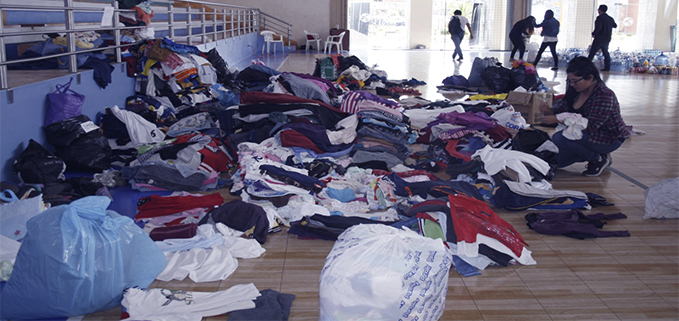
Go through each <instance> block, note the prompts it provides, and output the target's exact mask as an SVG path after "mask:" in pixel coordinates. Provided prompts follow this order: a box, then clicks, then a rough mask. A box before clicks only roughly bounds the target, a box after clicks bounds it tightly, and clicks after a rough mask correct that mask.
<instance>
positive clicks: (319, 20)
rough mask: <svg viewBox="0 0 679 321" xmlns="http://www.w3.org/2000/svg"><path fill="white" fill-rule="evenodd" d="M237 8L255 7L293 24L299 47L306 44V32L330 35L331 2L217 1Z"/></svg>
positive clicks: (324, 35) (294, 37) (279, 0)
mask: <svg viewBox="0 0 679 321" xmlns="http://www.w3.org/2000/svg"><path fill="white" fill-rule="evenodd" d="M216 2H219V3H228V4H232V5H237V6H244V7H255V8H259V9H260V10H261V11H263V12H265V13H267V14H269V15H272V16H274V17H276V18H278V19H281V20H283V21H285V22H287V23H290V24H292V31H291V32H292V35H291V38H292V39H293V40H295V41H297V44H298V46H299V45H303V44H305V43H306V41H305V37H304V30H307V31H309V32H316V33H318V34H320V36H321V39H323V43H321V45H323V44H324V43H325V39H326V38H327V37H328V35H329V33H330V28H333V27H334V24H333V25H331V22H330V20H331V12H330V8H331V7H332V6H331V2H332V1H331V0H294V1H293V0H217V1H216Z"/></svg>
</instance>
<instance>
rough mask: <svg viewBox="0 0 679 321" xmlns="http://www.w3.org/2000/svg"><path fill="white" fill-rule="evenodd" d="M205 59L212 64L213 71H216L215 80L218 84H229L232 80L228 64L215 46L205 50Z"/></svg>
mask: <svg viewBox="0 0 679 321" xmlns="http://www.w3.org/2000/svg"><path fill="white" fill-rule="evenodd" d="M207 61H209V62H210V63H211V64H212V67H215V71H216V72H217V81H218V82H219V83H220V84H222V85H224V84H229V83H230V82H231V81H232V79H231V77H230V72H229V65H228V64H227V63H226V61H225V60H224V58H222V56H221V55H220V54H219V51H217V48H212V49H210V51H208V52H207Z"/></svg>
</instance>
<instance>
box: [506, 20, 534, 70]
mask: <svg viewBox="0 0 679 321" xmlns="http://www.w3.org/2000/svg"><path fill="white" fill-rule="evenodd" d="M533 24H535V17H533V16H528V17H526V18H525V19H521V20H519V21H517V22H516V23H515V24H514V26H513V27H512V29H511V30H510V31H509V40H511V41H512V45H513V47H514V48H512V53H511V55H510V59H511V60H512V61H513V60H514V54H515V53H516V50H519V59H520V60H523V54H524V52H526V43H525V42H524V37H525V38H530V36H531V35H533V31H535V27H534V26H533Z"/></svg>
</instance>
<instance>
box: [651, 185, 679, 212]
mask: <svg viewBox="0 0 679 321" xmlns="http://www.w3.org/2000/svg"><path fill="white" fill-rule="evenodd" d="M677 195H679V177H677V178H668V179H663V180H662V181H660V182H658V183H656V184H655V185H653V186H651V187H650V188H649V189H647V190H646V191H645V192H644V196H645V197H646V213H645V214H644V217H643V218H645V219H646V218H657V219H670V218H674V219H677V218H679V200H677Z"/></svg>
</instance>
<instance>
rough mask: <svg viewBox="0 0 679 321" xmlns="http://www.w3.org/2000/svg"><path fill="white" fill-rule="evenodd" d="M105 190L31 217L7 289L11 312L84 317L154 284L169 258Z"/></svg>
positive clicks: (4, 311) (5, 303) (4, 308)
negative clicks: (128, 290) (117, 209)
mask: <svg viewBox="0 0 679 321" xmlns="http://www.w3.org/2000/svg"><path fill="white" fill-rule="evenodd" d="M109 203H110V199H109V198H108V197H104V196H90V197H85V198H81V199H79V200H76V201H74V202H72V203H71V204H69V205H62V206H56V207H53V208H51V209H48V210H46V211H44V212H42V213H41V214H39V215H37V216H35V217H33V218H32V219H30V220H29V221H28V223H27V226H28V233H27V234H26V236H25V237H24V240H23V243H22V245H21V248H20V249H19V253H18V255H17V258H16V263H15V265H14V271H13V272H12V276H11V277H10V279H9V281H8V282H7V285H6V286H5V288H4V289H3V292H2V302H1V306H0V312H1V315H0V316H1V317H2V318H7V319H46V318H57V317H69V316H78V315H84V314H88V313H93V312H96V311H101V310H107V309H111V308H113V307H116V306H118V305H120V302H121V300H122V298H123V290H125V289H126V288H129V287H135V286H138V287H142V288H145V287H148V286H149V285H151V282H153V281H154V280H155V278H156V276H157V275H158V274H160V272H161V271H163V269H164V268H165V265H166V264H167V260H166V259H165V255H164V254H163V252H162V251H161V250H160V249H159V248H158V246H157V245H156V244H155V243H154V242H153V241H152V240H151V238H149V236H148V234H146V233H145V232H144V231H142V230H141V229H140V228H139V227H138V226H137V225H135V224H134V222H133V221H132V219H130V218H129V217H125V216H121V215H119V214H117V213H116V212H113V211H107V210H106V207H107V206H108V205H109Z"/></svg>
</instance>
